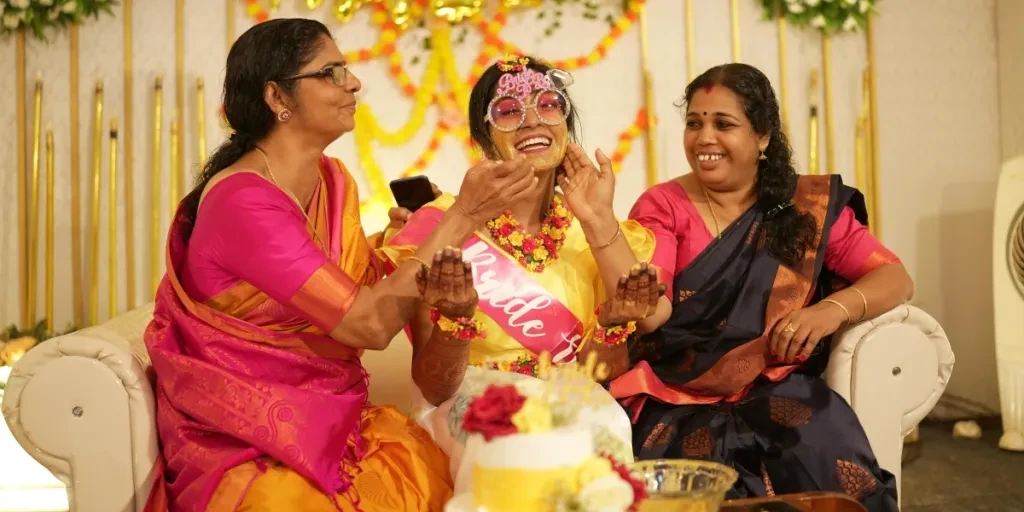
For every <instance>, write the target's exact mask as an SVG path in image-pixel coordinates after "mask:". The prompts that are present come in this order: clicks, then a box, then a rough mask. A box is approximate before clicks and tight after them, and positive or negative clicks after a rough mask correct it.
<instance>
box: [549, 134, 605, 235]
mask: <svg viewBox="0 0 1024 512" xmlns="http://www.w3.org/2000/svg"><path fill="white" fill-rule="evenodd" d="M594 157H595V158H596V159H597V163H598V165H600V169H599V168H598V167H597V166H596V165H594V162H592V161H591V160H590V158H589V157H587V154H586V153H585V152H584V151H583V148H581V147H580V146H579V145H578V144H569V146H568V148H566V151H565V159H564V160H562V170H563V171H565V172H564V174H560V175H559V176H558V185H559V186H560V187H562V193H563V194H564V195H565V202H566V206H568V207H569V209H570V210H571V211H572V213H573V215H575V216H576V218H578V219H579V220H580V222H583V223H586V222H590V221H593V220H595V219H596V218H597V217H598V216H599V215H600V214H602V213H607V214H611V212H612V199H614V197H615V172H614V171H613V170H612V162H611V160H609V159H608V157H607V156H605V154H604V152H603V151H601V150H600V149H598V150H597V151H595V152H594Z"/></svg>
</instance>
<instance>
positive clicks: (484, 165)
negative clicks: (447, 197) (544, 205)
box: [452, 155, 539, 224]
mask: <svg viewBox="0 0 1024 512" xmlns="http://www.w3.org/2000/svg"><path fill="white" fill-rule="evenodd" d="M538 181H539V180H538V179H537V176H536V175H535V173H534V170H533V166H532V165H530V163H529V162H527V160H526V157H525V156H523V155H519V156H517V157H516V158H515V159H512V160H507V161H504V162H495V161H492V160H483V161H482V162H480V163H478V164H476V165H474V166H473V167H472V168H471V169H470V170H469V171H467V172H466V177H465V178H463V179H462V188H461V189H460V190H459V197H458V198H456V200H455V204H453V205H452V208H454V209H455V210H456V211H458V212H460V213H462V214H463V215H465V216H466V217H468V218H470V219H472V220H473V221H475V222H477V223H479V224H483V223H484V222H487V221H488V220H491V219H493V218H495V217H497V216H498V215H501V213H502V212H504V211H505V210H508V209H509V208H510V207H511V206H512V205H513V204H515V203H517V202H519V201H521V200H523V199H524V198H526V197H529V196H530V195H531V194H533V193H534V192H536V187H537V184H538Z"/></svg>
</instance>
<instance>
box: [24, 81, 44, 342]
mask: <svg viewBox="0 0 1024 512" xmlns="http://www.w3.org/2000/svg"><path fill="white" fill-rule="evenodd" d="M42 122H43V75H42V73H40V74H39V75H38V76H36V87H35V93H34V94H33V95H32V176H31V178H30V181H29V192H30V194H31V195H30V196H29V208H30V209H29V212H28V318H29V325H35V324H36V322H38V321H39V318H38V317H37V316H36V306H37V305H38V302H39V172H40V168H39V167H40V158H41V157H42V150H43V148H42V142H43V141H42V138H43V134H42Z"/></svg>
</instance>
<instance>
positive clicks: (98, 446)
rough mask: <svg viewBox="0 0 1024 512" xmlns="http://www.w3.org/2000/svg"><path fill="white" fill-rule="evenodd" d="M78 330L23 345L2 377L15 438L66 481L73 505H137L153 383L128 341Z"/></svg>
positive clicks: (147, 479)
mask: <svg viewBox="0 0 1024 512" xmlns="http://www.w3.org/2000/svg"><path fill="white" fill-rule="evenodd" d="M106 334H107V335H104V336H91V335H89V334H88V332H87V331H79V332H77V333H72V334H69V335H66V336H60V337H57V338H54V339H51V340H48V341H46V342H43V343H41V344H40V345H39V346H37V347H35V348H33V349H32V350H30V351H29V352H28V353H27V354H25V356H24V357H22V358H21V360H19V361H18V363H17V364H16V365H15V366H14V368H13V370H12V372H11V375H10V378H9V379H8V382H7V387H6V389H5V394H4V400H3V415H4V418H5V419H6V420H7V423H8V425H9V426H10V429H11V432H12V434H13V435H14V437H15V439H17V441H18V443H19V444H21V446H22V447H23V448H24V449H25V450H26V451H27V452H28V453H29V454H30V455H31V456H32V457H33V458H35V459H36V460H37V461H39V463H40V464H42V465H43V466H45V467H46V468H47V469H49V470H50V471H51V472H53V474H54V475H55V476H56V477H57V478H58V479H60V480H61V481H62V482H63V483H64V484H65V485H67V487H68V500H69V504H70V507H71V510H73V511H84V512H92V511H96V512H101V511H102V512H110V511H122V512H131V511H142V510H143V508H144V507H145V502H146V499H147V497H148V495H149V490H150V488H151V487H152V485H153V478H154V476H155V475H154V466H155V463H156V460H157V457H158V454H159V452H158V445H157V434H156V424H155V416H154V414H155V401H154V399H153V390H152V387H151V386H150V383H149V380H148V378H147V376H146V368H145V365H144V362H143V361H142V360H141V359H140V358H139V357H137V356H136V355H133V354H132V351H131V348H130V344H129V342H128V341H127V340H120V341H121V342H120V343H118V340H115V339H111V338H112V335H111V334H110V333H109V332H108V333H106Z"/></svg>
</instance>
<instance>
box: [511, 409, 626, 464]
mask: <svg viewBox="0 0 1024 512" xmlns="http://www.w3.org/2000/svg"><path fill="white" fill-rule="evenodd" d="M512 424H513V425H515V426H516V429H518V430H519V432H520V433H537V432H547V431H549V430H551V408H550V407H548V404H546V403H544V402H542V401H541V400H539V399H537V398H527V399H526V401H525V402H523V407H522V408H521V409H519V412H517V413H515V414H513V415H512ZM609 467H611V466H609Z"/></svg>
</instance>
